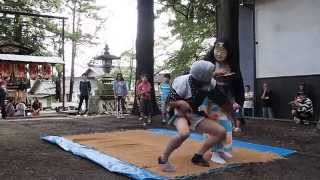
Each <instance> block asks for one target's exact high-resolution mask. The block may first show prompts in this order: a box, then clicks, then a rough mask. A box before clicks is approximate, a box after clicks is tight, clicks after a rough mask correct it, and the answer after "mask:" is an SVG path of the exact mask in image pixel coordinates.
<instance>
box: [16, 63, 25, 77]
mask: <svg viewBox="0 0 320 180" xmlns="http://www.w3.org/2000/svg"><path fill="white" fill-rule="evenodd" d="M14 75H15V77H16V78H18V79H22V78H24V77H25V75H26V65H25V64H16V68H15V71H14Z"/></svg>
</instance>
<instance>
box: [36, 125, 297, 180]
mask: <svg viewBox="0 0 320 180" xmlns="http://www.w3.org/2000/svg"><path fill="white" fill-rule="evenodd" d="M148 131H150V132H152V133H155V134H159V135H165V136H175V135H176V134H177V132H176V131H173V130H168V129H148ZM41 139H42V140H45V141H48V142H50V143H52V144H56V145H58V146H59V147H61V148H62V149H63V150H65V151H68V152H71V153H72V154H74V155H77V156H80V157H82V158H85V159H88V160H90V161H92V162H95V163H97V164H99V165H101V166H102V167H104V168H105V169H107V170H109V171H111V172H115V173H119V174H122V175H125V176H127V177H129V178H131V179H141V180H149V179H150V180H151V179H168V177H163V176H160V175H157V174H154V173H152V172H150V171H148V170H146V169H143V168H139V167H137V166H135V165H133V164H130V163H127V162H123V161H121V160H119V159H116V158H114V157H112V156H108V155H106V154H103V153H101V152H99V151H97V150H94V149H91V148H89V147H87V146H84V145H81V144H78V143H75V142H73V141H70V140H68V139H65V138H63V137H60V136H45V137H42V138H41ZM190 139H192V140H195V141H202V140H203V136H202V135H201V134H197V133H191V135H190ZM233 145H234V146H235V147H240V148H246V149H250V150H254V151H258V152H268V153H273V154H277V155H279V156H283V157H285V156H289V155H291V154H293V153H295V152H296V151H294V150H290V149H284V148H278V147H272V146H266V145H259V144H253V143H247V142H243V141H238V140H233ZM234 166H235V165H231V166H227V167H226V168H231V167H234ZM222 169H225V168H222ZM222 169H215V170H212V171H210V172H219V171H221V170H222ZM207 173H209V172H207ZM184 178H188V177H177V178H176V179H184Z"/></svg>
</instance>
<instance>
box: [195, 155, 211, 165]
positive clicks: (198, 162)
mask: <svg viewBox="0 0 320 180" xmlns="http://www.w3.org/2000/svg"><path fill="white" fill-rule="evenodd" d="M191 162H192V163H193V164H195V165H198V166H203V167H210V164H209V162H208V161H206V160H205V159H203V156H202V155H200V154H194V156H193V157H192V159H191Z"/></svg>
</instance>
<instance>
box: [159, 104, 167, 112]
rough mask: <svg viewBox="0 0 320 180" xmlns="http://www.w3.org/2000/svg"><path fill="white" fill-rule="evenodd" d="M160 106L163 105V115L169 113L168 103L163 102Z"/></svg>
mask: <svg viewBox="0 0 320 180" xmlns="http://www.w3.org/2000/svg"><path fill="white" fill-rule="evenodd" d="M160 105H161V112H162V113H163V114H165V113H167V111H168V109H167V107H168V106H167V103H166V101H161V102H160Z"/></svg>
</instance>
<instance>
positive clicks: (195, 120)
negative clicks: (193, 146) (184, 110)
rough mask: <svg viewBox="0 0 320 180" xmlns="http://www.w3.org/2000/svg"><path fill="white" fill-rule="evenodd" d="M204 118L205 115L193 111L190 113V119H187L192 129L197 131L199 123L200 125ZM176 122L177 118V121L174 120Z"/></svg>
mask: <svg viewBox="0 0 320 180" xmlns="http://www.w3.org/2000/svg"><path fill="white" fill-rule="evenodd" d="M204 119H205V117H204V116H200V115H198V114H194V113H192V114H190V115H188V119H187V120H188V123H189V127H190V129H191V130H193V131H196V130H197V127H198V125H199V124H200V123H201V122H202V121H203V120H204ZM176 123H177V118H176V119H175V121H174V125H176Z"/></svg>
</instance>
